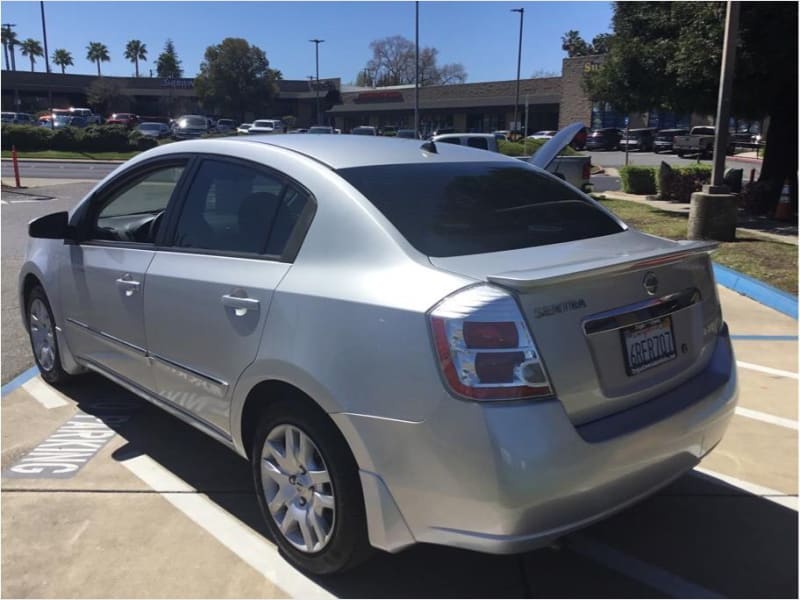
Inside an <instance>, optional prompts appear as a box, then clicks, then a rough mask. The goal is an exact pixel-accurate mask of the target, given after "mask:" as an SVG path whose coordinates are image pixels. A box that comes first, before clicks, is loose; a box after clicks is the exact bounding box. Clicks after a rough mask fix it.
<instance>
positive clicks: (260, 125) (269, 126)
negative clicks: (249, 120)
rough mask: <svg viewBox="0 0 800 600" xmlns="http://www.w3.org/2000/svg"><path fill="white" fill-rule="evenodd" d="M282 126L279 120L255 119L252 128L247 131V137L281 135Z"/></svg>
mask: <svg viewBox="0 0 800 600" xmlns="http://www.w3.org/2000/svg"><path fill="white" fill-rule="evenodd" d="M283 131H284V124H283V121H281V120H280V119H257V120H255V121H253V126H252V127H251V128H250V129H248V131H247V133H248V134H249V135H255V134H265V133H283Z"/></svg>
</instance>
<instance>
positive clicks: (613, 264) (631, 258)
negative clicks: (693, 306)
mask: <svg viewBox="0 0 800 600" xmlns="http://www.w3.org/2000/svg"><path fill="white" fill-rule="evenodd" d="M678 244H680V245H681V248H680V249H678V250H674V251H669V252H664V250H663V249H662V250H649V251H644V252H637V253H633V254H620V255H618V256H613V257H603V258H600V259H597V260H594V261H590V262H588V263H587V261H586V260H580V261H576V262H574V263H560V264H557V265H552V266H546V267H541V268H538V269H524V270H520V271H507V272H505V273H498V274H497V275H489V277H488V280H489V281H491V282H492V283H496V284H498V285H502V286H505V287H510V288H515V289H529V288H535V287H542V286H547V285H552V284H554V283H561V282H565V281H575V280H578V279H585V278H589V277H598V276H602V275H609V274H612V273H620V272H625V271H636V270H639V269H647V268H649V267H659V266H663V265H668V264H672V263H676V262H680V261H682V260H684V259H686V258H687V257H689V256H694V255H697V254H710V253H711V252H713V251H714V250H716V249H717V247H718V246H719V243H718V242H693V241H689V240H683V241H679V242H678Z"/></svg>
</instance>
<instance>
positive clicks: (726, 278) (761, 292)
mask: <svg viewBox="0 0 800 600" xmlns="http://www.w3.org/2000/svg"><path fill="white" fill-rule="evenodd" d="M714 277H715V278H716V280H717V283H718V284H719V285H721V286H723V287H726V288H728V289H730V290H733V291H734V292H738V293H740V294H741V295H742V296H747V297H748V298H751V299H753V300H755V301H756V302H759V303H761V304H763V305H765V306H768V307H769V308H771V309H773V310H777V311H778V312H780V313H783V314H784V315H786V316H788V317H791V318H793V319H795V320H797V296H792V295H791V294H787V293H786V292H784V291H782V290H779V289H778V288H774V287H772V286H771V285H769V284H767V283H764V282H763V281H759V280H758V279H753V278H752V277H749V276H747V275H745V274H744V273H739V271H734V270H733V269H729V268H728V267H723V266H722V265H718V264H717V263H714Z"/></svg>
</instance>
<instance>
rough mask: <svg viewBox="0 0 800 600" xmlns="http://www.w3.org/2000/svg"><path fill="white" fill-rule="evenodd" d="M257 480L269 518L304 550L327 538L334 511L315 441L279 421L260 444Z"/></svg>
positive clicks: (317, 546) (314, 549)
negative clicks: (261, 489) (259, 469)
mask: <svg viewBox="0 0 800 600" xmlns="http://www.w3.org/2000/svg"><path fill="white" fill-rule="evenodd" d="M261 485H262V486H263V488H264V497H265V498H266V501H267V508H268V509H269V513H270V515H272V519H273V520H274V521H275V524H276V525H277V526H278V529H279V530H280V532H281V534H282V535H283V537H284V538H286V540H287V541H288V542H289V543H290V544H292V546H294V547H295V548H297V549H298V550H301V551H303V552H309V553H311V552H319V551H320V550H322V549H323V548H324V547H325V546H326V545H327V544H328V542H329V541H330V539H331V535H332V534H333V526H334V519H335V514H336V508H335V502H334V496H333V485H332V484H331V478H330V474H329V473H328V468H327V466H326V465H325V461H324V460H323V458H322V454H321V453H320V451H319V449H318V448H317V446H316V445H315V444H314V442H313V441H311V438H310V437H308V436H307V435H306V434H305V433H304V432H303V431H301V430H300V429H298V428H297V427H295V426H293V425H279V426H277V427H275V428H274V429H272V431H270V432H269V435H267V439H266V441H265V442H264V447H263V448H262V449H261Z"/></svg>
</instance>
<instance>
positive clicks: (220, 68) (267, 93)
mask: <svg viewBox="0 0 800 600" xmlns="http://www.w3.org/2000/svg"><path fill="white" fill-rule="evenodd" d="M275 81H276V77H275V71H273V70H272V69H270V68H269V61H268V60H267V56H266V54H264V51H263V50H261V49H260V48H258V47H257V46H251V45H250V44H249V43H248V42H247V40H243V39H241V38H225V39H224V40H222V43H221V44H219V45H217V46H209V47H208V48H206V52H205V59H204V60H203V62H202V63H201V64H200V74H199V75H198V76H197V77H196V78H195V80H194V89H195V91H196V92H197V96H198V98H200V101H201V103H202V104H203V106H205V107H206V108H207V109H213V110H214V111H215V112H221V113H224V114H233V115H236V116H237V117H238V118H239V119H241V120H244V116H245V113H246V112H256V113H258V112H262V111H264V110H265V109H266V107H267V106H269V104H270V102H271V100H272V98H273V97H274V96H275V94H276V93H277V84H276V83H275Z"/></svg>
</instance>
